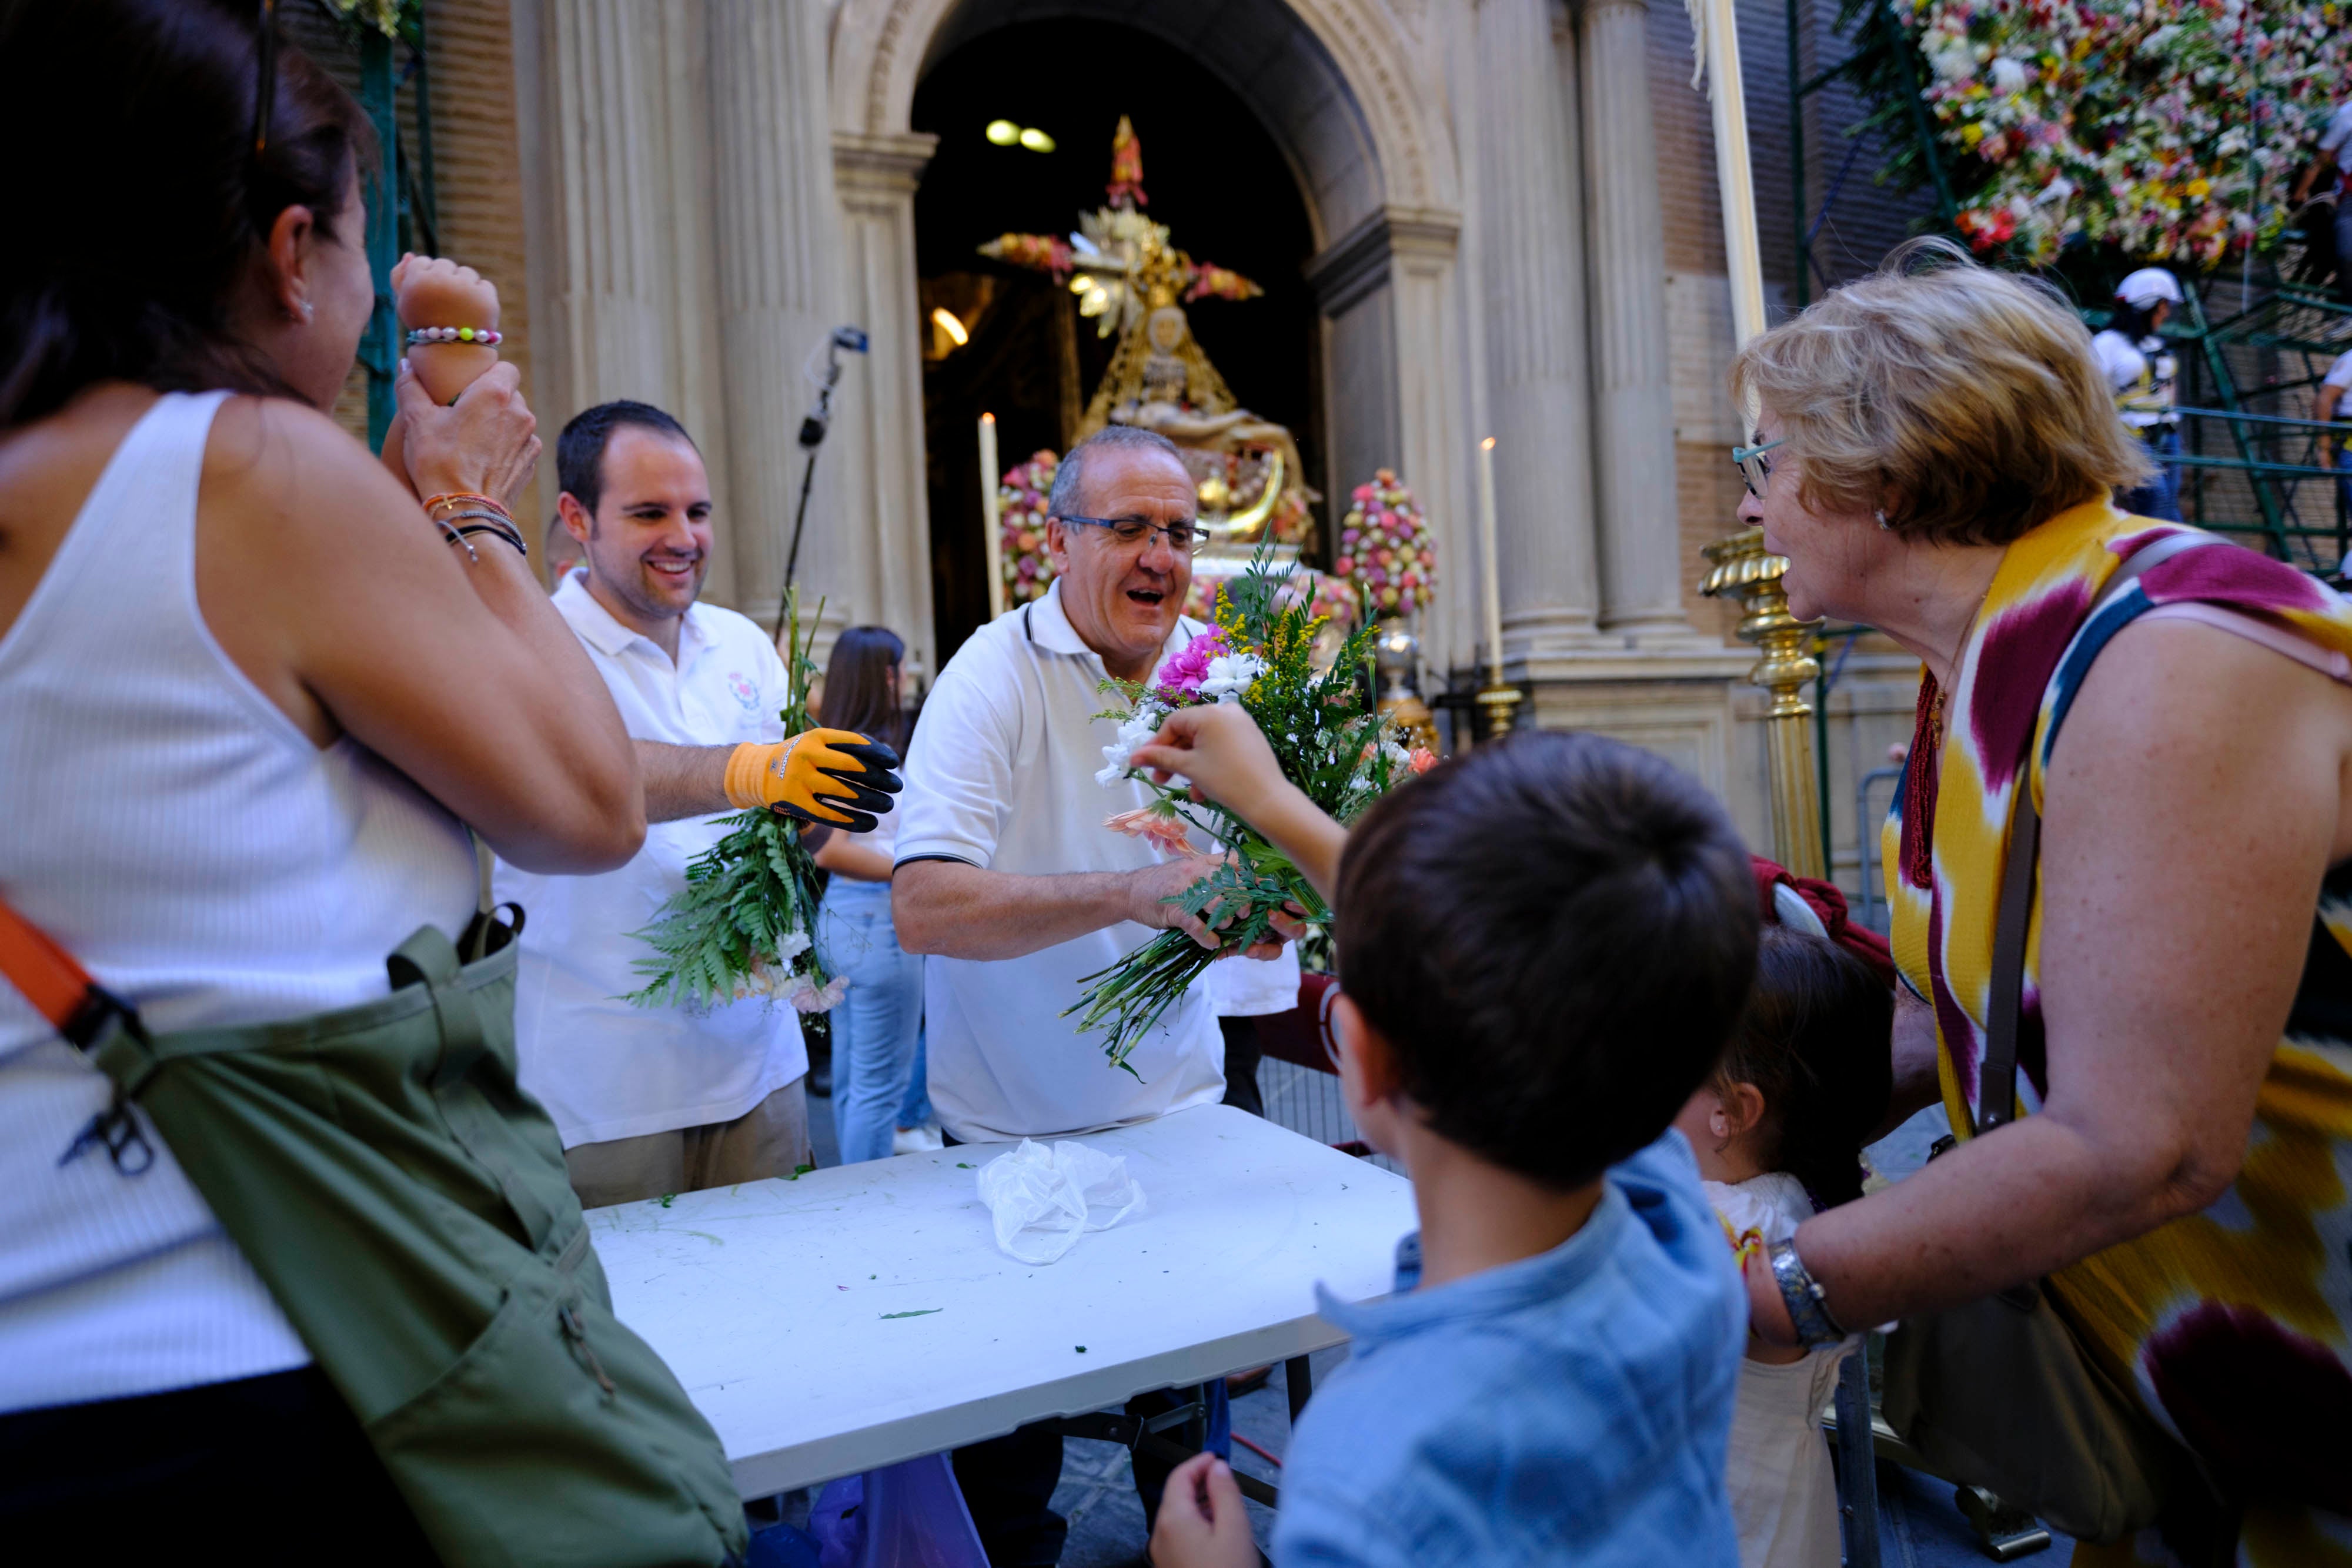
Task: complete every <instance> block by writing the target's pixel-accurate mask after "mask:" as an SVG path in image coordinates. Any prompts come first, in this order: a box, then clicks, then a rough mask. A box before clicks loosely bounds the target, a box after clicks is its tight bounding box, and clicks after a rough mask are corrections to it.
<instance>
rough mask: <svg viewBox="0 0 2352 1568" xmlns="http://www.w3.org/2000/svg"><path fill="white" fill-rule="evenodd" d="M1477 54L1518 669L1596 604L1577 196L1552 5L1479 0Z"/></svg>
mask: <svg viewBox="0 0 2352 1568" xmlns="http://www.w3.org/2000/svg"><path fill="white" fill-rule="evenodd" d="M1477 57H1478V64H1479V70H1478V84H1479V90H1478V97H1477V106H1478V107H1477V112H1478V115H1479V126H1478V151H1479V176H1480V177H1479V201H1478V206H1479V210H1480V214H1481V222H1480V225H1479V235H1480V240H1481V244H1480V246H1479V250H1480V253H1481V254H1480V261H1481V263H1482V266H1481V271H1482V272H1483V274H1484V283H1485V298H1484V304H1485V317H1486V406H1487V409H1488V411H1489V412H1488V416H1487V423H1488V426H1489V429H1488V430H1487V431H1486V432H1483V433H1480V434H1492V435H1493V436H1494V437H1495V493H1496V519H1497V531H1498V533H1499V535H1500V539H1499V554H1500V557H1501V561H1502V598H1503V643H1504V649H1505V653H1506V658H1507V662H1509V663H1516V664H1520V665H1521V666H1522V668H1525V667H1526V666H1527V665H1528V664H1529V663H1531V662H1536V661H1540V660H1541V659H1542V658H1543V657H1544V655H1546V654H1549V653H1559V652H1565V651H1568V650H1570V649H1572V648H1578V647H1589V646H1591V643H1592V638H1593V632H1594V621H1595V612H1596V610H1597V609H1598V608H1599V604H1600V594H1599V584H1598V580H1597V577H1598V571H1597V568H1596V564H1595V550H1594V545H1593V516H1592V513H1593V507H1592V440H1591V396H1590V383H1589V382H1588V381H1587V380H1586V375H1587V362H1586V361H1587V351H1586V344H1585V298H1584V267H1583V259H1584V256H1583V252H1584V232H1583V229H1584V225H1583V214H1582V212H1581V210H1580V208H1581V201H1580V197H1581V189H1580V181H1579V179H1578V176H1577V172H1576V162H1575V153H1574V148H1575V142H1574V141H1570V142H1569V143H1568V144H1567V145H1566V146H1565V147H1563V146H1562V145H1561V143H1560V141H1559V134H1560V131H1561V128H1562V127H1563V125H1564V124H1568V123H1570V121H1569V120H1567V117H1566V115H1565V114H1564V112H1563V105H1562V104H1561V103H1560V101H1559V99H1560V97H1561V94H1560V85H1561V84H1560V81H1559V72H1558V68H1557V63H1556V61H1557V56H1556V54H1555V50H1554V44H1553V37H1552V24H1551V16H1550V8H1549V4H1548V0H1481V4H1480V5H1479V6H1478V12H1477ZM1654 281H1655V280H1654V279H1653V282H1654ZM1662 362H1663V361H1662ZM1662 384H1663V383H1662ZM1667 498H1668V499H1669V500H1670V499H1671V492H1669V495H1668V497H1667ZM1468 564H1469V563H1468V562H1466V561H1465V567H1466V566H1467V565H1468Z"/></svg>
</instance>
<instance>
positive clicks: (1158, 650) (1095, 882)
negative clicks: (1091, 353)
mask: <svg viewBox="0 0 2352 1568" xmlns="http://www.w3.org/2000/svg"><path fill="white" fill-rule="evenodd" d="M1047 505H1048V508H1049V515H1048V517H1047V519H1046V524H1045V541H1046V549H1047V550H1048V551H1049V552H1050V553H1051V555H1052V558H1053V561H1054V569H1055V580H1054V584H1053V586H1052V587H1051V588H1050V589H1048V590H1047V591H1046V592H1045V597H1044V598H1042V599H1039V600H1036V601H1033V602H1031V603H1028V604H1024V605H1023V606H1022V607H1021V608H1020V609H1018V610H1015V611H1013V612H1012V613H1010V614H1008V615H1005V616H1003V617H1001V618H999V619H998V620H997V621H995V622H992V623H991V624H989V625H987V626H983V627H982V628H981V629H980V630H979V631H978V632H973V633H972V635H971V638H970V640H968V641H967V642H966V643H964V645H963V646H962V647H961V648H960V649H958V650H957V651H956V654H955V657H954V658H952V659H950V660H949V661H948V664H947V667H946V668H945V669H943V670H941V671H940V676H939V680H938V682H937V684H935V685H933V686H932V688H931V693H930V695H929V698H927V699H926V700H925V702H924V704H923V712H922V716H921V718H920V719H919V721H918V722H917V724H916V726H915V735H914V738H913V740H912V741H911V742H910V743H909V744H908V764H907V792H906V794H905V795H904V796H903V797H902V798H901V799H900V801H899V807H898V865H897V871H896V873H895V874H894V875H893V877H892V878H891V883H890V893H891V899H890V904H891V914H892V917H893V919H894V920H895V921H896V923H897V925H898V941H899V943H900V945H901V946H904V947H905V948H906V949H907V950H908V952H910V953H924V954H928V955H929V957H928V958H927V959H926V960H925V962H924V965H923V981H924V984H923V999H924V1010H925V1021H926V1027H927V1029H928V1030H929V1051H930V1093H931V1104H932V1107H933V1109H934V1110H935V1111H937V1113H938V1114H939V1118H940V1127H941V1128H942V1129H943V1130H944V1131H945V1132H946V1133H947V1134H948V1135H949V1136H950V1137H952V1138H955V1139H957V1140H959V1141H960V1142H963V1143H981V1142H986V1141H992V1140H1001V1139H1011V1138H1022V1137H1038V1138H1044V1137H1052V1136H1056V1135H1062V1134H1071V1133H1084V1132H1091V1131H1094V1130H1095V1129H1097V1128H1101V1127H1108V1126H1116V1125H1118V1124H1120V1123H1125V1122H1137V1121H1143V1120H1147V1119H1149V1118H1150V1117H1153V1116H1158V1115H1161V1114H1163V1113H1167V1112H1170V1111H1177V1110H1182V1109H1183V1108H1185V1107H1186V1106H1190V1105H1213V1104H1215V1103H1217V1101H1218V1099H1219V1098H1220V1097H1221V1096H1222V1095H1223V1093H1224V1073H1223V1065H1222V1063H1223V1054H1224V1052H1223V1041H1222V1040H1221V1039H1220V1037H1219V1034H1218V1031H1217V1019H1216V1013H1215V1009H1214V1006H1213V1001H1212V999H1211V998H1210V996H1209V994H1208V988H1206V987H1205V986H1196V987H1194V988H1193V989H1192V993H1191V994H1189V995H1187V996H1186V997H1185V998H1183V999H1182V1000H1181V1001H1179V1002H1178V1003H1177V1004H1176V1005H1175V1006H1174V1007H1171V1008H1170V1009H1168V1012H1167V1014H1166V1016H1165V1017H1164V1018H1163V1019H1161V1021H1160V1025H1159V1026H1158V1027H1156V1028H1155V1029H1154V1030H1152V1031H1151V1032H1150V1034H1149V1035H1147V1036H1146V1037H1145V1039H1144V1040H1143V1041H1142V1043H1141V1044H1139V1045H1138V1046H1137V1047H1136V1049H1135V1051H1134V1054H1133V1055H1132V1056H1130V1057H1129V1062H1130V1063H1131V1064H1132V1065H1133V1067H1134V1069H1135V1071H1134V1072H1132V1073H1127V1072H1121V1071H1118V1070H1117V1069H1116V1068H1114V1067H1112V1066H1111V1065H1110V1064H1109V1063H1108V1061H1106V1060H1105V1059H1104V1056H1103V1042H1102V1040H1101V1039H1100V1037H1099V1036H1097V1035H1092V1034H1086V1033H1081V1032H1080V1031H1079V1030H1078V1028H1077V1020H1076V1019H1075V1018H1064V1017H1063V1016H1062V1012H1063V1009H1066V1008H1067V1007H1069V1006H1070V1005H1071V1004H1072V1003H1073V1002H1076V1000H1077V999H1078V998H1079V996H1080V994H1081V993H1082V992H1083V991H1084V989H1085V988H1084V987H1082V986H1081V985H1079V984H1078V981H1079V978H1080V977H1082V976H1086V975H1091V974H1093V973H1094V972H1095V971H1097V970H1098V969H1103V968H1107V967H1109V966H1110V965H1112V964H1115V963H1117V962H1118V960H1119V959H1120V958H1121V957H1123V956H1126V955H1127V954H1129V953H1130V952H1132V951H1134V950H1135V949H1136V948H1137V947H1139V946H1142V945H1143V944H1144V943H1145V942H1147V941H1149V940H1150V938H1151V936H1152V934H1153V933H1154V932H1155V931H1156V930H1158V929H1160V927H1163V926H1170V925H1182V926H1185V927H1187V928H1189V929H1191V930H1192V931H1193V933H1194V935H1195V936H1204V935H1205V934H1204V933H1202V931H1201V929H1200V925H1199V923H1198V922H1197V921H1195V920H1193V919H1192V918H1191V917H1190V916H1186V915H1180V914H1179V913H1178V911H1177V910H1176V909H1175V908H1174V907H1173V906H1171V905H1170V904H1163V903H1161V902H1160V901H1161V900H1162V899H1165V898H1168V897H1171V896H1172V895H1174V894H1179V893H1181V892H1182V891H1183V890H1184V889H1185V888H1187V887H1189V886H1191V885H1192V883H1194V882H1196V881H1198V880H1199V879H1200V876H1201V874H1202V871H1201V867H1200V865H1199V863H1198V862H1192V861H1187V860H1185V859H1182V858H1181V857H1180V858H1176V859H1173V860H1171V859H1169V858H1167V857H1165V856H1163V855H1161V854H1160V853H1159V852H1156V851H1154V850H1153V849H1152V848H1151V846H1150V844H1149V843H1147V842H1146V841H1143V840H1141V839H1131V838H1127V837H1123V836H1122V835H1120V834H1118V833H1116V832H1113V831H1110V830H1109V829H1108V828H1106V827H1104V826H1103V819H1104V818H1106V817H1108V816H1109V815H1111V814H1112V813H1114V812H1118V811H1124V810H1129V809H1130V808H1133V807H1138V806H1143V805H1148V804H1150V792H1149V791H1148V790H1147V789H1145V788H1144V787H1143V786H1142V785H1140V784H1138V783H1134V782H1130V781H1123V782H1120V783H1118V784H1115V785H1112V786H1110V787H1108V788H1105V787H1104V786H1103V785H1101V784H1100V783H1097V781H1096V779H1095V775H1096V774H1097V772H1099V771H1100V770H1101V768H1102V766H1103V755H1102V748H1103V747H1104V746H1105V745H1107V744H1108V743H1109V742H1110V741H1112V740H1114V739H1115V738H1116V737H1117V733H1118V726H1117V725H1116V724H1114V723H1112V722H1111V721H1109V720H1108V719H1102V718H1098V717H1097V715H1098V714H1100V713H1101V712H1102V711H1103V709H1104V708H1105V707H1106V706H1108V704H1109V699H1108V698H1107V697H1105V696H1104V695H1103V694H1102V692H1101V691H1100V690H1099V687H1100V685H1101V683H1102V681H1103V680H1104V678H1105V677H1106V676H1111V677H1116V678H1118V679H1120V680H1127V681H1139V680H1142V679H1143V678H1144V677H1145V676H1146V675H1148V674H1150V673H1151V671H1152V670H1153V669H1154V668H1155V667H1156V666H1157V665H1158V664H1159V663H1160V660H1161V659H1162V658H1163V657H1165V656H1166V655H1168V654H1171V653H1175V652H1177V651H1178V650H1179V649H1181V648H1182V647H1183V646H1184V644H1185V643H1189V642H1191V641H1192V639H1193V638H1194V637H1197V636H1199V635H1201V634H1202V632H1205V631H1206V630H1207V628H1206V627H1204V626H1202V624H1201V623H1200V622H1197V621H1192V620H1190V619H1188V618H1186V617H1184V616H1182V615H1181V614H1180V613H1178V607H1179V606H1181V604H1182V603H1183V602H1184V591H1185V589H1186V588H1187V587H1188V586H1189V585H1190V584H1191V582H1192V549H1194V548H1195V546H1196V544H1197V543H1198V540H1199V538H1200V534H1199V530H1198V526H1197V524H1196V523H1195V521H1194V500H1193V493H1192V476H1190V475H1189V474H1187V473H1186V472H1185V469H1184V465H1183V463H1182V461H1181V459H1180V458H1178V457H1177V455H1176V449H1175V448H1174V447H1173V446H1171V444H1169V443H1168V442H1167V440H1166V439H1165V438H1163V437H1161V436H1159V435H1157V434H1152V433H1150V432H1148V431H1142V430H1137V429H1133V428H1130V427H1129V426H1125V425H1116V424H1115V425H1110V426H1108V427H1106V428H1105V429H1104V430H1103V431H1101V432H1100V433H1099V434H1096V435H1095V436H1093V437H1092V438H1090V439H1089V440H1087V441H1086V442H1083V443H1081V444H1079V445H1078V446H1076V448H1074V449H1073V450H1072V451H1071V453H1070V455H1068V456H1067V457H1065V458H1064V459H1063V460H1062V463H1061V466H1060V470H1059V472H1058V473H1057V474H1056V475H1055V480H1054V494H1053V496H1052V497H1051V498H1050V500H1049V501H1048V503H1047ZM1180 534H1181V536H1182V537H1181V538H1176V537H1173V536H1176V535H1180ZM1129 536H1132V537H1129Z"/></svg>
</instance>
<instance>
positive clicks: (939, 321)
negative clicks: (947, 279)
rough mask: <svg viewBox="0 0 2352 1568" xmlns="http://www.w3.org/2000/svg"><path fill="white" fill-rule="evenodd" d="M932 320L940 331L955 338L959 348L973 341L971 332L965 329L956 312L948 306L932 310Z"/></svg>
mask: <svg viewBox="0 0 2352 1568" xmlns="http://www.w3.org/2000/svg"><path fill="white" fill-rule="evenodd" d="M931 321H932V323H933V324H934V325H936V326H937V327H938V328H939V329H940V331H942V332H945V333H946V334H947V335H948V336H949V337H950V338H953V339H954V340H955V343H956V347H957V348H959V349H961V348H962V347H963V346H964V345H965V344H966V343H969V342H971V333H970V332H967V331H965V330H964V325H963V323H962V322H961V321H959V320H957V319H956V318H955V312H954V311H952V310H950V309H949V308H947V307H946V306H944V305H941V306H939V307H936V308H934V309H933V310H932V311H931Z"/></svg>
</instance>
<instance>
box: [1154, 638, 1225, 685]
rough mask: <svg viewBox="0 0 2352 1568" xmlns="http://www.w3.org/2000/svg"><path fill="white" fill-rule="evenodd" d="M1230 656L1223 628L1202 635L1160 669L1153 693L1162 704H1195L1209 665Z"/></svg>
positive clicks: (1187, 644) (1206, 676)
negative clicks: (1215, 659)
mask: <svg viewBox="0 0 2352 1568" xmlns="http://www.w3.org/2000/svg"><path fill="white" fill-rule="evenodd" d="M1232 652H1233V650H1232V649H1231V648H1229V647H1227V646H1226V645H1225V633H1224V630H1223V628H1222V627H1220V628H1218V629H1217V630H1215V631H1212V632H1203V633H1202V634H1201V635H1200V636H1198V637H1195V638H1193V639H1192V641H1191V642H1190V643H1185V644H1184V646H1183V648H1182V649H1181V651H1180V652H1178V653H1176V654H1175V656H1174V657H1172V658H1171V659H1170V660H1169V661H1168V662H1167V663H1166V664H1162V665H1160V675H1159V678H1158V680H1157V681H1156V682H1154V690H1155V691H1157V693H1158V694H1159V695H1160V700H1161V701H1163V702H1171V703H1189V702H1192V701H1195V700H1197V699H1198V698H1199V696H1200V695H1201V683H1202V681H1204V680H1206V679H1207V678H1208V674H1209V661H1210V660H1212V659H1214V658H1219V657H1222V656H1223V655H1224V654H1227V653H1232Z"/></svg>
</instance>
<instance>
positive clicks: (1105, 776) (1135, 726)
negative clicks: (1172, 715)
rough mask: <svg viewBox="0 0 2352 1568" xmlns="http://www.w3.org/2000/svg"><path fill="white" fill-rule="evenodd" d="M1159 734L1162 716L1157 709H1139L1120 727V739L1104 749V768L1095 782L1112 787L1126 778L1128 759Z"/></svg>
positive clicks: (1098, 773)
mask: <svg viewBox="0 0 2352 1568" xmlns="http://www.w3.org/2000/svg"><path fill="white" fill-rule="evenodd" d="M1159 733H1160V715H1159V712H1158V710H1157V709H1154V710H1152V711H1150V712H1148V713H1147V712H1144V711H1142V710H1140V709H1139V710H1138V711H1137V712H1135V713H1133V714H1131V715H1129V716H1128V717H1127V719H1126V720H1125V721H1124V722H1123V723H1121V724H1120V725H1119V727H1118V739H1117V740H1114V741H1112V742H1111V743H1110V744H1109V745H1108V746H1106V747H1103V748H1102V754H1103V763H1104V767H1103V768H1102V769H1101V770H1100V771H1099V772H1097V774H1096V775H1095V782H1096V783H1097V784H1102V785H1111V784H1116V783H1118V781H1119V780H1120V779H1124V778H1126V777H1127V770H1128V760H1127V759H1128V758H1129V756H1130V755H1131V754H1132V753H1133V752H1134V750H1135V748H1136V747H1139V746H1141V745H1142V744H1143V743H1144V742H1145V741H1147V740H1150V738H1151V737H1153V736H1155V735H1158V734H1159Z"/></svg>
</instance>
